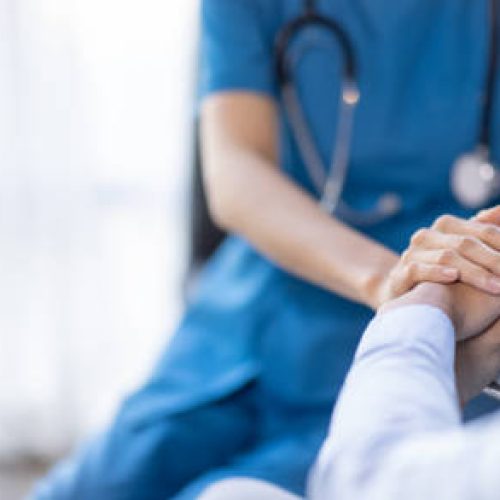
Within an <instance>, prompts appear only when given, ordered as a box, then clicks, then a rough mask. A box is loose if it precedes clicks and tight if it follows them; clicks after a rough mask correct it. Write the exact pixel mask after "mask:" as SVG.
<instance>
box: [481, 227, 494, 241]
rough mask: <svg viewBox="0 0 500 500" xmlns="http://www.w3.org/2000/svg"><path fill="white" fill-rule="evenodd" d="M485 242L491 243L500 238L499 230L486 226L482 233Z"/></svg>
mask: <svg viewBox="0 0 500 500" xmlns="http://www.w3.org/2000/svg"><path fill="white" fill-rule="evenodd" d="M480 234H481V238H482V239H483V240H487V241H490V240H492V239H494V238H496V237H497V236H498V229H497V228H496V227H494V226H489V225H488V226H485V227H483V228H482V229H481V231H480Z"/></svg>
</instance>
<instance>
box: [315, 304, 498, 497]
mask: <svg viewBox="0 0 500 500" xmlns="http://www.w3.org/2000/svg"><path fill="white" fill-rule="evenodd" d="M454 353H455V334H454V331H453V326H452V324H451V322H450V320H449V319H448V317H447V316H446V315H445V314H444V313H442V312H441V311H440V310H439V309H436V308H433V307H430V306H407V307H402V308H400V309H395V310H393V311H391V312H388V313H386V314H383V315H379V316H377V317H376V318H375V319H374V320H373V322H372V323H371V324H370V326H369V327H368V329H367V331H366V333H365V335H364V337H363V340H362V342H361V345H360V347H359V349H358V353H357V355H356V358H355V361H354V364H353V368H352V370H351V372H350V374H349V376H348V378H347V381H346V384H345V386H344V388H343V390H342V393H341V395H340V398H339V401H338V404H337V408H336V410H335V413H334V416H333V419H332V425H331V429H330V435H329V437H328V439H327V440H326V442H325V445H324V446H323V449H322V451H321V454H320V456H319V459H318V462H317V464H316V466H315V468H314V469H313V472H312V474H311V478H310V485H309V486H310V488H309V497H310V498H311V499H314V500H323V499H335V500H365V499H366V500H367V499H370V500H399V499H401V498H404V499H405V500H422V499H423V498H428V499H434V498H436V499H440V500H465V499H471V500H472V499H473V500H483V499H484V500H490V499H498V498H500V418H496V419H495V421H494V422H491V423H489V424H485V423H482V424H480V426H479V427H473V428H471V429H468V430H464V428H463V427H462V426H461V423H460V411H459V407H458V400H457V394H456V388H455V375H454Z"/></svg>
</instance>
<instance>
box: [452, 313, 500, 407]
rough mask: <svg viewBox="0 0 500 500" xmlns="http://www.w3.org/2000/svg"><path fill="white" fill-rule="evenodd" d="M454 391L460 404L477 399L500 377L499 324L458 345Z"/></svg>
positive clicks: (499, 322) (496, 323) (498, 322)
mask: <svg viewBox="0 0 500 500" xmlns="http://www.w3.org/2000/svg"><path fill="white" fill-rule="evenodd" d="M455 371H456V374H457V389H458V394H459V396H460V402H461V403H462V404H465V403H467V402H468V401H470V400H471V399H472V398H474V397H476V396H478V395H479V394H480V393H481V391H482V390H483V389H484V388H485V387H486V386H487V385H489V384H490V383H491V382H493V381H494V380H495V379H496V378H497V377H498V375H499V374H500V321H497V322H495V323H494V324H493V326H491V327H490V328H489V329H488V330H487V331H486V332H484V333H482V334H481V335H479V336H477V337H473V338H471V339H468V340H466V341H464V342H460V343H459V344H458V345H457V355H456V361H455Z"/></svg>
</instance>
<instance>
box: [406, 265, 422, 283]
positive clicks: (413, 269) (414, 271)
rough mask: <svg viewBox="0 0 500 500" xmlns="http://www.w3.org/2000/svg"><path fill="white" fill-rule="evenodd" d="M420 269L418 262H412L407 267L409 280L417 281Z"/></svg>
mask: <svg viewBox="0 0 500 500" xmlns="http://www.w3.org/2000/svg"><path fill="white" fill-rule="evenodd" d="M419 268H420V266H419V265H418V263H417V262H410V263H409V264H408V266H407V267H406V269H407V276H408V278H409V279H415V278H416V277H417V276H418V271H419Z"/></svg>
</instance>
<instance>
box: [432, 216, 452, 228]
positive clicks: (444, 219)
mask: <svg viewBox="0 0 500 500" xmlns="http://www.w3.org/2000/svg"><path fill="white" fill-rule="evenodd" d="M452 220H453V217H452V216H451V215H441V216H440V217H438V218H437V219H436V222H434V225H433V227H434V228H435V229H438V230H440V229H446V228H447V227H448V226H449V225H450V224H451V222H452Z"/></svg>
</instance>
